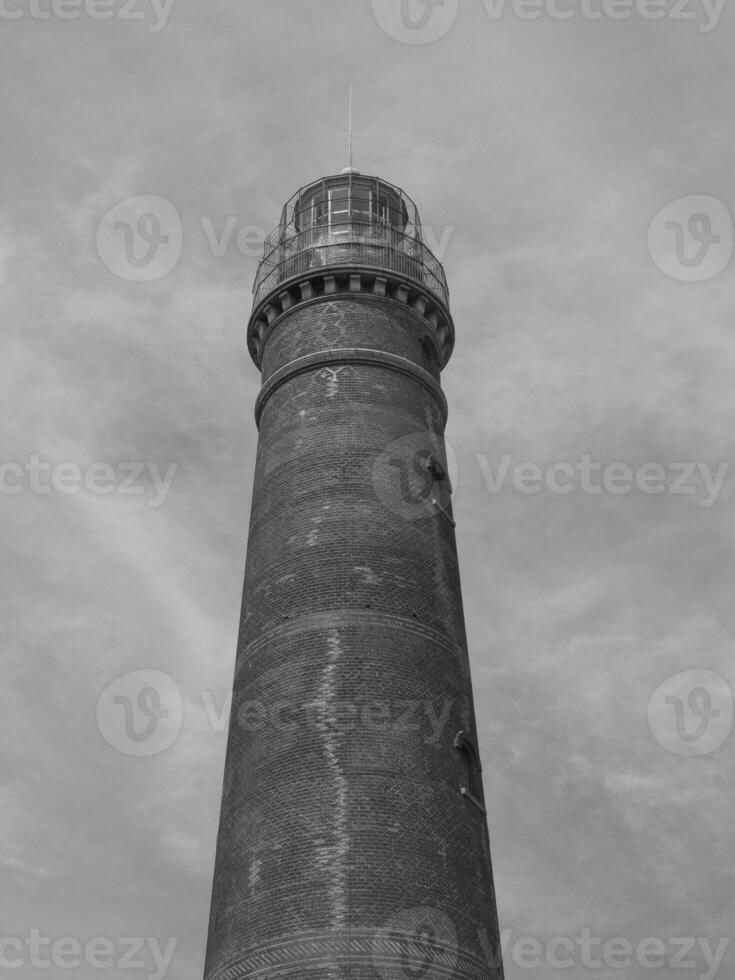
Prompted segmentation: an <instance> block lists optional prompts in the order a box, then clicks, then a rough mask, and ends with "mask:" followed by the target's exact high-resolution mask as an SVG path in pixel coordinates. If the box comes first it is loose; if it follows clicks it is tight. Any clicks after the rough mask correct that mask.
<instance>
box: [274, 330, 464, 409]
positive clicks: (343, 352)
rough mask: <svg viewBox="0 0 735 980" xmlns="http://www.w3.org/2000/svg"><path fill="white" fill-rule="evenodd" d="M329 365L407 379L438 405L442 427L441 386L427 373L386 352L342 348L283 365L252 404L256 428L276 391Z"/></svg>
mask: <svg viewBox="0 0 735 980" xmlns="http://www.w3.org/2000/svg"><path fill="white" fill-rule="evenodd" d="M331 364H362V365H370V366H372V367H379V368H383V369H384V370H387V371H398V372H399V373H400V374H404V375H407V376H408V377H409V378H412V379H413V380H414V381H418V382H419V384H422V385H423V386H424V387H425V388H426V389H427V390H428V391H429V392H430V393H431V395H432V397H433V398H434V399H436V401H437V403H438V404H439V409H440V411H441V414H442V419H443V420H444V423H445V424H446V421H447V400H446V398H445V396H444V392H443V391H442V389H441V385H440V384H439V382H438V381H436V380H435V379H434V378H433V377H432V376H431V374H429V372H428V371H425V370H424V369H423V368H421V367H419V366H418V364H414V362H413V361H409V360H408V358H406V357H400V356H399V355H398V354H389V353H388V352H387V351H380V350H369V349H366V348H362V347H345V348H337V349H333V348H332V349H328V350H321V351H316V352H315V353H314V354H306V355H304V356H303V357H297V358H296V360H294V361H291V362H290V363H288V364H284V365H283V367H281V368H279V369H278V370H277V371H274V372H273V374H272V375H271V376H270V377H269V378H268V379H267V380H266V382H265V384H264V385H263V387H262V388H261V389H260V393H259V394H258V397H257V399H256V400H255V423H256V425H258V426H260V417H261V415H262V413H263V408H264V406H265V403H266V402H267V401H268V399H269V398H270V397H271V395H272V394H273V392H274V391H275V390H276V389H277V388H280V386H281V385H282V384H284V383H285V382H286V381H289V380H290V379H291V378H293V377H295V376H296V375H298V374H303V373H304V372H305V371H313V370H315V369H318V368H322V367H325V366H328V365H331Z"/></svg>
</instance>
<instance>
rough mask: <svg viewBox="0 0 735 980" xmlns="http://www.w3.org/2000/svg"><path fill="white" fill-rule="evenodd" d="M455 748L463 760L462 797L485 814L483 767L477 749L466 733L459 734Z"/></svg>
mask: <svg viewBox="0 0 735 980" xmlns="http://www.w3.org/2000/svg"><path fill="white" fill-rule="evenodd" d="M454 747H455V749H457V751H458V752H459V754H460V757H461V759H462V768H463V771H462V787H461V792H462V796H464V797H465V799H467V800H469V801H470V803H472V804H474V806H476V807H477V808H478V810H480V811H481V812H482V813H485V804H484V797H483V793H482V766H481V765H480V756H479V753H478V751H477V747H476V746H475V743H474V742H473V741H472V739H471V738H470V737H469V735H468V734H467V733H466V732H457V735H456V737H455V739H454Z"/></svg>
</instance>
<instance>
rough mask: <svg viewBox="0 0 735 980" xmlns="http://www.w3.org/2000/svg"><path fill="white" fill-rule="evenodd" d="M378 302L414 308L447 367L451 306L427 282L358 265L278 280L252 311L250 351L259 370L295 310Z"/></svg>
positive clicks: (451, 332) (326, 268)
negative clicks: (273, 335)
mask: <svg viewBox="0 0 735 980" xmlns="http://www.w3.org/2000/svg"><path fill="white" fill-rule="evenodd" d="M358 296H359V297H360V298H361V299H362V298H365V299H373V300H375V301H380V302H383V303H385V302H391V303H396V304H398V305H399V306H401V307H403V308H404V309H405V308H406V307H408V308H410V309H412V310H413V312H414V313H415V314H416V316H417V317H419V318H420V319H421V320H423V321H424V323H425V325H426V326H427V327H428V329H430V330H431V332H432V334H433V336H434V340H435V342H436V348H437V350H438V352H439V359H440V364H441V366H442V367H444V366H445V364H446V363H447V361H448V360H449V358H450V357H451V354H452V349H453V347H454V322H453V320H452V316H451V314H450V312H449V309H448V307H447V306H445V305H444V303H442V301H441V300H440V299H439V298H438V297H437V296H436V295H435V294H434V293H433V292H431V290H429V289H427V288H426V287H425V286H424V285H423V283H420V282H419V281H418V280H417V279H412V278H410V277H409V276H404V275H402V274H400V273H397V272H395V271H394V270H392V269H376V268H371V267H370V266H363V267H360V266H359V265H345V266H337V265H330V266H324V267H322V268H319V269H312V270H310V271H309V272H308V273H302V274H300V275H298V276H294V277H293V278H292V279H287V280H284V281H283V282H279V283H278V286H277V287H276V288H275V289H274V290H273V292H271V293H269V294H268V295H267V296H265V297H264V298H263V299H262V300H261V301H260V302H259V303H258V304H257V305H256V306H255V308H254V309H253V312H252V314H251V316H250V320H249V322H248V329H247V338H248V350H249V351H250V355H251V357H252V358H253V360H254V361H255V363H256V365H257V366H258V368H260V367H261V365H262V351H263V344H264V342H265V340H266V339H267V337H268V334H269V333H270V332H271V330H273V328H274V327H275V326H276V325H277V324H278V323H279V321H280V320H281V318H282V317H283V316H286V315H287V314H288V313H290V312H291V311H292V310H293V309H294V308H295V307H299V306H303V305H305V304H307V303H313V302H319V301H320V300H322V299H325V298H328V299H330V300H335V299H339V298H345V299H355V298H356V297H358Z"/></svg>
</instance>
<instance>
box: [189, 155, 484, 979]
mask: <svg viewBox="0 0 735 980" xmlns="http://www.w3.org/2000/svg"><path fill="white" fill-rule="evenodd" d="M454 340H455V331H454V324H453V321H452V316H451V313H450V309H449V294H448V289H447V282H446V278H445V274H444V270H443V268H442V265H441V263H440V262H439V261H438V259H437V258H436V257H435V256H434V255H433V254H432V252H431V251H430V249H429V248H428V247H427V245H426V243H425V241H424V236H423V234H422V228H421V221H420V218H419V214H418V211H417V209H416V206H415V205H414V203H413V202H412V201H411V199H410V198H409V197H408V196H407V195H406V194H405V193H404V192H403V191H402V190H401V189H400V188H398V187H395V186H393V185H392V184H390V183H388V182H386V181H385V180H383V179H381V178H379V177H371V176H366V175H364V174H361V173H358V172H357V171H356V170H354V169H353V168H352V167H349V168H347V170H345V171H343V172H342V173H340V174H335V175H333V176H328V177H323V178H320V179H319V180H316V181H313V182H312V183H310V184H308V185H306V186H305V187H302V188H301V189H300V190H299V191H298V192H297V193H296V194H295V195H294V196H293V197H292V198H291V199H290V200H289V201H288V203H287V204H286V205H285V206H284V208H283V211H282V213H281V217H280V221H279V223H278V225H277V227H276V228H275V230H274V231H273V232H272V233H271V235H269V236H268V238H267V239H266V242H265V247H264V254H263V258H262V261H261V262H260V265H259V268H258V271H257V275H256V279H255V285H254V301H253V308H252V313H251V316H250V319H249V323H248V327H247V344H248V349H249V351H250V354H251V356H252V358H253V361H254V362H255V364H256V366H257V367H258V368H259V369H260V371H261V372H262V384H261V388H260V392H259V394H258V397H257V400H256V403H255V422H256V424H257V426H258V432H259V434H258V451H257V462H256V470H255V478H254V486H253V498H252V510H251V516H250V527H249V534H248V546H247V559H246V566H245V581H244V588H243V599H242V611H241V619H240V630H239V639H238V645H237V657H236V664H235V676H234V683H233V700H232V710H231V717H230V727H229V734H228V743H227V753H226V761H225V775H224V786H223V794H222V808H221V817H220V825H219V834H218V839H217V851H216V860H215V869H214V884H213V890H212V904H211V915H210V924H209V939H208V946H207V958H206V966H205V980H251V978H253V980H254V978H259V980H270V978H287V980H308V978H314V980H324V978H328V980H379V978H382V980H400V978H414V980H434V978H446V980H450V978H452V980H463V978H472V980H501V978H502V976H503V972H502V964H501V960H500V951H499V933H498V922H497V912H496V903H495V891H494V885H493V874H492V866H491V860H490V843H489V836H488V828H487V816H486V810H485V796H484V791H483V780H482V773H481V765H480V757H479V752H478V746H477V726H476V721H475V711H474V704H473V696H472V684H471V677H470V669H469V658H468V650H467V640H466V634H465V626H464V618H463V611H462V595H461V588H460V578H459V568H458V561H457V549H456V543H455V523H454V514H453V510H452V467H451V466H450V465H449V463H448V460H447V451H446V446H445V442H444V427H445V423H446V418H447V403H446V399H445V396H444V393H443V391H442V388H441V383H440V374H441V370H442V369H443V368H444V366H445V365H446V364H447V362H448V360H449V358H450V356H451V353H452V348H453V345H454Z"/></svg>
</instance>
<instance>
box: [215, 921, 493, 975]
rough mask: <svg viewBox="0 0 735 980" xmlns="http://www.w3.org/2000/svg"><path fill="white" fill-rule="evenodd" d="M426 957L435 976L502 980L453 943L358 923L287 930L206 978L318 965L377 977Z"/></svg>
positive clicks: (296, 971) (303, 970)
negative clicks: (328, 929)
mask: <svg viewBox="0 0 735 980" xmlns="http://www.w3.org/2000/svg"><path fill="white" fill-rule="evenodd" d="M427 959H428V960H429V962H430V967H429V971H428V972H429V976H431V977H432V980H502V976H503V974H502V970H500V969H499V968H496V967H494V966H490V965H489V964H487V963H484V962H483V961H482V960H480V959H478V958H477V957H475V956H472V955H470V954H468V953H465V952H464V951H462V950H460V949H457V948H456V947H454V946H447V945H445V944H443V943H440V942H436V941H434V942H427V941H423V942H422V941H420V940H419V939H417V938H415V937H413V936H405V937H404V936H401V935H400V934H397V933H391V934H390V935H385V933H384V932H383V931H382V930H379V929H376V930H375V931H374V932H370V931H368V930H365V929H357V928H356V929H354V930H350V931H349V932H348V931H346V930H345V931H339V932H338V931H334V932H307V933H299V934H296V935H289V936H283V937H281V938H279V939H275V940H273V941H271V942H270V943H268V944H264V945H262V946H260V947H258V948H256V949H253V950H250V951H249V952H247V953H245V955H244V956H241V957H239V958H238V959H236V960H234V961H232V962H231V963H228V964H227V965H226V966H224V967H221V968H220V969H219V970H217V971H216V972H212V973H210V974H208V975H207V977H206V980H256V978H263V980H264V978H266V977H283V976H290V977H296V976H298V977H300V978H301V977H303V976H305V975H307V974H309V973H312V972H314V973H316V971H321V972H320V973H318V974H317V976H319V975H322V976H323V975H324V971H325V970H327V969H328V968H330V967H333V966H337V967H339V966H343V967H345V969H348V968H349V967H358V966H359V967H362V968H363V969H364V967H366V966H367V967H372V968H373V970H374V973H375V976H376V977H378V976H394V975H395V976H400V975H404V974H406V972H407V971H406V967H407V966H409V967H413V968H414V970H415V971H416V975H421V972H420V971H421V968H423V969H424V971H425V970H426V963H427Z"/></svg>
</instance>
